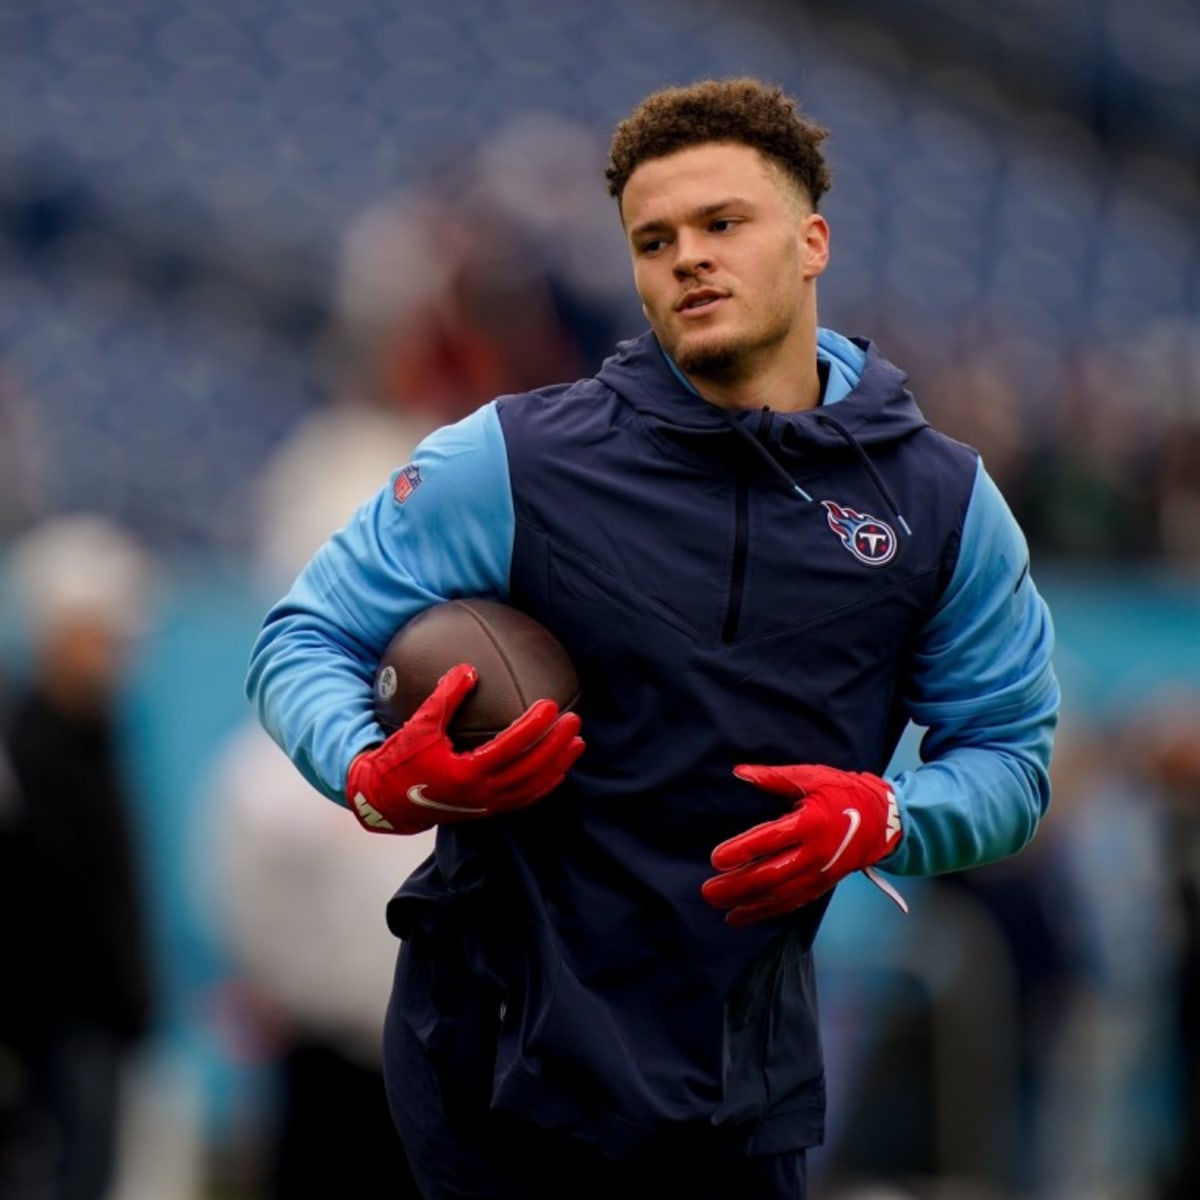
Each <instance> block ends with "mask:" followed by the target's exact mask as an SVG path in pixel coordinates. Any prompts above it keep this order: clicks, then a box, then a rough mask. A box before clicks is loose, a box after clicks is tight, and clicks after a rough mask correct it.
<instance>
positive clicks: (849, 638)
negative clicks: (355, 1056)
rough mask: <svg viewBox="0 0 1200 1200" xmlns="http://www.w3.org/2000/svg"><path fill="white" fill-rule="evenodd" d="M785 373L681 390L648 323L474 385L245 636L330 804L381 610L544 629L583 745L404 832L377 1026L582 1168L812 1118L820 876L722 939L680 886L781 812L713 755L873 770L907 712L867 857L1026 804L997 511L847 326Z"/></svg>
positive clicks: (1027, 824) (1024, 598) (1050, 678)
mask: <svg viewBox="0 0 1200 1200" xmlns="http://www.w3.org/2000/svg"><path fill="white" fill-rule="evenodd" d="M819 359H820V363H821V369H822V374H823V379H824V381H825V382H824V388H825V392H824V401H823V403H822V405H821V406H820V407H818V408H816V409H814V410H811V411H801V412H796V413H776V412H771V411H761V412H758V411H753V412H743V411H739V412H730V411H726V410H722V409H719V408H716V407H715V406H712V405H709V404H707V403H706V402H704V401H703V400H702V399H701V398H700V397H699V396H698V395H696V393H695V392H693V391H692V390H691V389H690V387H689V386H688V385H687V383H686V381H685V380H684V379H683V378H682V377H681V376H680V375H678V373H677V372H676V371H675V370H674V368H673V366H672V365H671V364H670V363H669V361H668V360H667V359H666V358H665V357H664V355H663V354H662V352H661V350H660V349H659V347H658V344H657V342H656V341H655V340H654V339H653V337H652V336H650V335H645V336H643V337H642V338H640V339H637V340H636V341H633V342H630V343H626V344H624V345H623V346H621V347H619V349H618V352H617V353H616V354H615V355H614V357H613V358H611V359H609V360H608V361H607V362H606V363H605V364H604V366H603V367H602V369H601V371H600V372H599V374H598V376H597V377H596V378H594V379H588V380H583V381H580V382H577V383H574V384H571V385H564V386H560V387H554V388H547V389H542V390H540V391H537V392H533V393H529V394H524V395H519V396H506V397H501V398H499V399H498V400H496V401H494V402H492V403H491V404H489V405H487V406H485V408H484V409H482V410H480V411H479V412H478V413H476V414H473V415H472V416H471V417H469V418H467V419H466V420H465V421H463V422H460V423H458V424H457V425H455V426H450V427H447V428H446V429H443V430H440V431H438V432H437V433H436V434H434V435H433V436H432V437H431V438H429V439H428V440H427V441H426V443H424V444H423V445H422V447H420V448H419V449H418V451H417V452H416V454H415V456H414V458H413V460H412V462H411V463H408V464H405V466H404V467H403V468H401V469H399V470H398V471H397V472H396V474H395V475H394V476H393V478H392V480H391V481H390V482H389V485H388V487H386V488H384V489H382V490H381V491H380V493H379V495H378V496H376V497H375V498H374V499H373V500H372V501H370V502H368V503H367V504H366V505H364V506H363V507H362V508H361V509H360V510H359V511H358V513H356V514H355V517H354V519H353V521H352V522H351V523H350V524H349V525H348V526H347V528H346V529H344V530H342V531H340V532H339V533H338V534H336V535H335V536H334V537H333V538H332V539H331V540H330V542H329V543H328V544H327V545H326V546H325V547H324V548H323V549H322V550H321V551H320V552H319V553H318V554H317V556H316V557H315V558H314V560H313V561H312V563H311V564H310V565H309V567H308V568H306V570H305V572H304V573H302V575H301V577H300V578H299V580H298V581H297V583H296V585H295V586H294V588H293V589H292V591H291V592H290V593H289V595H288V596H287V597H285V598H284V599H283V600H282V601H280V603H279V604H278V605H277V606H276V607H275V608H274V609H273V610H272V612H271V613H270V614H269V615H268V618H267V620H266V622H265V624H264V628H263V630H262V632H261V634H260V636H259V638H258V641H257V642H256V645H255V648H254V652H253V655H252V660H251V667H250V674H249V679H248V688H249V693H250V695H251V697H252V698H253V699H254V701H255V703H256V704H257V706H258V710H259V713H260V716H261V718H262V720H263V722H264V724H265V725H266V727H267V729H268V730H269V731H270V732H271V733H272V734H273V736H275V737H276V739H277V740H278V741H279V742H280V744H281V745H282V746H283V747H284V749H285V750H286V751H287V753H288V754H289V755H290V756H291V757H292V758H293V760H294V761H295V762H296V764H297V766H298V767H299V769H300V770H301V771H302V772H303V773H304V774H305V775H306V776H307V777H308V778H309V779H310V781H312V782H313V783H314V784H315V785H316V786H317V787H318V788H320V789H321V790H322V791H324V792H325V793H326V794H327V795H329V796H330V797H331V798H333V799H335V800H338V801H341V802H344V798H343V795H342V792H343V788H344V783H345V774H346V770H347V768H348V766H349V763H350V761H351V760H352V759H353V757H354V755H355V754H357V753H358V752H359V751H360V750H361V749H363V748H364V747H365V746H367V745H369V744H371V743H372V742H377V741H378V740H380V737H381V734H380V731H379V730H378V728H377V726H376V725H375V723H374V720H373V718H372V716H371V695H370V686H371V679H372V676H373V672H374V665H375V663H376V662H377V660H378V655H379V653H380V651H381V650H382V648H383V646H384V645H385V644H386V642H387V640H388V639H389V638H390V637H391V636H392V634H393V633H394V632H395V630H396V628H398V627H399V626H400V625H401V624H402V623H403V622H404V621H405V620H407V619H409V618H410V617H411V616H412V615H413V614H414V613H416V612H418V611H420V610H421V609H423V608H424V607H426V606H427V605H428V604H430V603H434V602H436V601H438V600H441V599H446V598H450V597H454V596H464V595H487V596H492V597H495V598H498V599H501V600H506V601H508V602H510V603H513V604H516V605H517V606H519V607H521V608H523V609H525V610H526V611H528V612H529V613H531V614H532V615H533V616H535V617H536V618H538V619H539V620H540V621H542V622H543V623H545V624H546V625H547V626H548V627H549V628H550V629H551V630H552V631H553V632H554V633H555V634H556V635H557V637H558V638H559V639H560V640H561V641H562V643H563V644H564V646H565V647H566V648H567V650H568V651H569V653H570V654H571V656H572V658H573V659H574V661H575V663H576V665H577V666H578V668H579V671H580V675H581V678H582V683H583V698H582V702H581V705H580V710H579V711H580V713H581V715H582V718H583V734H584V737H585V739H586V741H587V747H588V748H587V751H586V752H585V754H584V756H583V757H582V758H581V760H580V761H579V763H578V764H577V766H576V767H575V768H574V770H573V771H572V773H571V775H570V777H569V778H568V780H567V782H566V783H565V784H564V785H563V786H562V787H561V788H560V789H559V790H558V791H557V792H555V793H554V795H553V796H551V797H550V798H548V799H547V800H545V801H543V802H542V803H541V804H539V805H536V806H534V807H533V808H531V809H527V810H523V811H522V812H520V813H517V814H514V815H511V816H508V817H504V818H498V819H493V820H489V821H483V822H475V823H463V824H458V825H454V826H444V827H442V829H441V830H439V833H438V841H437V849H436V852H435V854H434V856H433V857H432V858H431V859H430V860H429V861H427V862H426V863H425V864H424V866H423V867H421V868H420V869H419V870H418V871H417V872H416V873H415V874H414V875H413V876H412V877H411V878H410V879H409V880H408V881H406V882H405V883H404V885H403V886H402V887H401V889H400V891H399V893H398V895H397V897H396V898H395V899H394V900H393V901H392V903H391V905H390V907H389V913H388V919H389V922H390V923H391V925H392V928H393V929H394V931H395V932H396V933H397V934H398V935H399V936H401V937H402V938H404V939H405V940H406V943H407V947H406V953H410V954H411V955H412V956H413V963H414V968H413V971H411V972H410V977H412V978H415V979H417V980H419V981H420V982H419V986H415V987H413V988H411V989H410V990H409V992H408V994H406V996H405V997H403V998H402V1001H403V1002H402V1003H400V1004H396V1005H394V1006H393V1013H394V1019H402V1020H405V1021H407V1022H408V1023H409V1025H410V1026H411V1028H412V1029H413V1030H415V1031H416V1032H417V1034H418V1036H419V1037H420V1038H421V1039H422V1040H423V1042H424V1043H425V1044H426V1046H427V1047H428V1049H429V1052H430V1055H431V1056H432V1057H433V1058H434V1059H435V1060H436V1061H438V1062H441V1063H443V1064H450V1063H452V1062H457V1063H458V1064H459V1065H461V1062H462V1048H463V1047H464V1046H466V1047H469V1048H470V1050H471V1056H472V1057H473V1058H474V1059H475V1067H476V1069H478V1070H481V1071H483V1072H484V1073H485V1074H486V1076H487V1081H486V1091H487V1094H488V1096H489V1099H490V1103H491V1104H492V1106H493V1107H495V1108H497V1109H500V1110H504V1111H510V1112H513V1113H518V1114H522V1115H523V1116H525V1117H526V1118H528V1119H530V1120H532V1121H534V1122H536V1123H538V1124H540V1125H543V1126H545V1127H547V1128H553V1129H557V1130H560V1131H562V1132H565V1133H567V1134H569V1135H571V1136H573V1137H576V1138H578V1139H580V1140H582V1141H584V1142H587V1143H589V1144H591V1145H594V1146H596V1147H598V1148H600V1149H602V1150H605V1151H606V1152H608V1153H611V1154H614V1155H618V1156H619V1155H622V1154H624V1153H627V1152H632V1151H635V1150H637V1149H638V1148H640V1147H643V1146H645V1145H647V1144H650V1143H652V1142H655V1141H661V1140H662V1139H664V1138H667V1137H669V1136H671V1135H672V1134H673V1133H675V1132H677V1131H683V1130H688V1129H691V1128H699V1127H706V1128H710V1129H711V1130H712V1134H713V1136H714V1137H715V1138H718V1139H720V1141H721V1143H722V1144H723V1145H728V1146H729V1147H731V1148H735V1149H744V1150H747V1151H749V1152H751V1153H771V1152H777V1151H781V1150H784V1149H788V1148H793V1147H799V1146H805V1145H811V1144H814V1143H816V1142H817V1141H819V1140H820V1137H821V1131H822V1129H821V1127H822V1116H823V1110H824V1083H823V1072H822V1064H821V1054H820V1047H819V1038H818V1031H817V1011H816V1001H815V995H814V986H813V965H812V961H811V953H810V952H811V947H812V943H813V938H814V936H815V934H816V931H817V928H818V926H819V923H820V920H821V917H822V915H823V913H824V910H825V907H826V905H827V903H828V897H826V898H825V899H823V900H822V901H820V902H818V903H816V904H812V905H809V906H807V907H805V908H803V909H801V910H799V911H798V912H796V913H795V914H794V915H791V916H788V917H786V918H780V919H776V920H773V921H769V922H764V923H760V924H759V925H757V926H753V927H750V928H741V929H733V928H730V927H728V926H727V925H726V924H725V923H724V920H723V918H722V914H721V913H719V912H718V911H716V910H714V909H712V908H711V907H709V906H708V905H707V904H706V903H705V902H704V901H703V900H702V898H701V895H700V885H701V883H702V882H703V880H704V879H705V878H707V877H708V876H709V875H710V874H712V870H711V867H710V865H709V855H710V854H711V852H712V849H713V848H714V847H715V846H716V845H717V844H718V843H719V842H721V841H723V840H724V839H726V838H728V837H731V836H733V835H734V834H736V833H739V832H742V831H743V830H745V829H747V828H748V827H750V826H751V825H753V824H756V823H757V822H760V821H763V820H768V819H770V818H772V817H774V816H777V815H780V814H781V813H782V812H783V811H785V809H786V808H787V802H786V801H784V800H781V799H780V798H779V797H774V796H770V795H768V794H766V793H763V792H761V791H759V790H757V789H755V788H753V787H751V786H750V785H748V784H745V783H742V782H740V781H739V780H737V779H736V778H734V776H733V775H732V774H731V771H732V768H733V766H734V765H736V764H737V763H742V762H752V763H802V762H814V763H825V764H829V765H831V766H834V767H840V768H846V769H854V770H865V771H871V772H875V773H882V772H883V771H884V770H885V769H886V767H887V766H888V763H889V762H890V760H891V758H892V755H893V752H894V750H895V748H896V745H897V741H898V739H899V737H900V735H901V733H902V732H903V730H904V729H905V727H906V725H907V724H908V722H909V721H914V722H915V723H917V724H918V725H920V726H922V727H924V728H925V729H926V730H927V733H926V735H925V739H924V743H923V754H922V757H923V759H925V761H924V762H923V764H922V766H921V767H920V768H918V769H917V770H915V771H911V772H906V773H904V774H902V775H900V776H898V777H897V778H896V779H895V781H894V783H895V787H896V792H897V798H898V800H899V803H900V807H901V817H902V822H903V829H904V834H903V837H902V840H901V844H900V847H899V849H897V851H896V852H895V853H894V854H893V855H892V856H891V858H890V859H888V860H886V861H885V862H884V863H883V864H882V866H883V867H884V868H885V869H889V870H892V871H895V872H897V873H900V874H905V873H913V874H916V873H920V874H925V873H932V872H936V871H943V870H950V869H958V868H963V867H967V866H971V865H975V864H977V863H981V862H986V861H989V860H992V859H995V858H999V857H1002V856H1004V855H1006V854H1009V853H1012V852H1014V851H1016V850H1017V849H1019V848H1020V847H1021V846H1022V845H1023V844H1024V843H1025V842H1026V841H1027V840H1028V839H1029V837H1031V836H1032V834H1033V832H1034V829H1035V827H1036V825H1037V822H1038V820H1039V819H1040V817H1041V815H1042V813H1043V812H1044V810H1045V807H1046V804H1047V802H1048V798H1049V786H1048V779H1047V767H1048V761H1049V754H1050V745H1051V740H1052V733H1053V728H1054V723H1055V719H1056V714H1057V708H1058V688H1057V684H1056V682H1055V679H1054V675H1053V671H1052V668H1051V665H1050V655H1051V650H1052V640H1053V639H1052V631H1051V625H1050V621H1049V617H1048V614H1047V612H1046V609H1045V605H1044V603H1043V602H1042V600H1041V598H1040V597H1039V595H1038V593H1037V591H1036V588H1035V587H1034V584H1033V582H1032V580H1031V578H1030V575H1029V569H1028V567H1029V564H1028V557H1027V552H1026V548H1025V543H1024V539H1023V538H1022V537H1021V534H1020V531H1019V530H1018V529H1017V527H1016V525H1015V522H1014V521H1013V520H1012V517H1011V515H1010V514H1009V512H1008V509H1007V508H1006V506H1005V505H1004V502H1003V500H1002V499H1001V498H1000V495H999V493H998V491H997V490H996V488H995V486H994V485H993V484H992V483H991V481H990V479H988V477H987V475H986V473H985V472H984V471H983V468H982V465H981V464H980V462H979V459H978V456H977V455H976V454H975V452H974V451H972V450H971V449H969V448H968V447H965V446H963V445H961V444H959V443H956V442H954V441H952V440H950V439H948V438H946V437H945V436H943V435H941V434H939V433H937V432H936V431H934V430H933V429H931V428H930V427H929V425H928V424H927V423H926V421H925V420H924V418H923V417H922V415H921V413H920V411H919V410H918V408H917V406H916V404H915V403H914V401H913V398H912V396H911V395H910V394H909V392H908V391H907V390H906V388H905V385H904V377H903V375H902V374H901V373H900V372H899V371H898V370H897V369H896V368H895V367H894V366H892V365H891V364H890V363H888V362H887V361H886V360H885V359H883V358H882V356H881V355H880V354H879V353H878V351H877V350H876V349H875V348H874V347H873V346H872V345H870V344H869V343H866V342H853V341H850V340H848V339H845V338H842V337H840V336H839V335H837V334H833V333H831V332H828V331H822V332H821V334H820V338H819ZM456 1056H457V1058H456ZM447 1069H449V1068H447Z"/></svg>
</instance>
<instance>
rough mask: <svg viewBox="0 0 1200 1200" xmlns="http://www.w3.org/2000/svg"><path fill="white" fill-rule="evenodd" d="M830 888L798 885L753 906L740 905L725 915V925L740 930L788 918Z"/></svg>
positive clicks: (815, 884) (820, 884) (818, 885)
mask: <svg viewBox="0 0 1200 1200" xmlns="http://www.w3.org/2000/svg"><path fill="white" fill-rule="evenodd" d="M830 886H831V885H829V884H825V883H810V884H806V885H804V886H803V887H802V886H799V885H797V886H796V887H794V888H789V889H787V890H786V891H782V892H780V894H779V895H777V896H772V897H768V898H766V899H763V900H761V901H756V902H755V903H752V904H743V905H739V906H738V907H737V908H733V909H730V911H729V912H727V913H726V914H725V923H726V924H727V925H732V926H735V927H738V928H740V927H741V926H744V925H753V924H754V923H755V922H757V921H768V920H770V919H771V918H772V917H782V916H786V915H787V914H788V913H793V912H795V911H796V910H797V909H798V908H803V907H804V906H805V905H806V904H811V903H812V902H813V901H814V900H819V899H820V898H821V897H822V896H823V895H825V893H826V892H827V891H829V890H830Z"/></svg>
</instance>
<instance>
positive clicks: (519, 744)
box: [471, 700, 579, 775]
mask: <svg viewBox="0 0 1200 1200" xmlns="http://www.w3.org/2000/svg"><path fill="white" fill-rule="evenodd" d="M568 717H569V718H570V721H567V718H568ZM559 721H567V726H566V727H567V728H570V733H569V734H568V735H567V736H569V737H570V736H573V735H574V734H576V733H578V731H579V717H578V716H577V715H576V714H575V713H561V714H560V712H559V709H558V705H557V704H555V703H554V701H553V700H535V701H534V702H533V704H531V705H530V706H529V707H528V708H527V709H526V710H525V711H524V712H523V713H522V714H521V715H520V716H519V717H518V718H517V719H516V720H515V721H514V722H513V723H512V724H511V725H509V726H508V727H507V728H505V729H502V730H501V731H500V732H499V733H498V734H496V736H495V737H493V738H490V739H489V740H488V741H486V742H484V744H483V745H482V746H480V747H479V748H478V749H477V750H473V751H472V752H471V757H472V758H473V759H474V760H475V762H476V763H478V765H479V766H480V767H481V768H483V769H484V770H485V771H486V772H487V773H488V774H489V775H492V774H495V773H497V772H499V771H502V770H503V769H504V768H505V767H506V766H507V765H508V764H509V763H512V762H515V761H516V760H517V759H520V758H522V757H523V756H524V755H526V754H527V753H528V752H529V751H530V750H532V749H533V747H534V746H536V745H537V744H538V743H539V742H540V741H542V740H543V739H544V738H545V737H546V736H547V735H548V734H549V733H550V731H551V730H552V729H554V728H555V727H556V726H557V724H558V722H559ZM572 722H573V723H574V727H573V728H571V725H572Z"/></svg>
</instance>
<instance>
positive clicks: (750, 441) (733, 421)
mask: <svg viewBox="0 0 1200 1200" xmlns="http://www.w3.org/2000/svg"><path fill="white" fill-rule="evenodd" d="M762 411H763V413H764V414H766V413H769V412H770V411H771V410H770V409H769V408H764V409H763V410H762ZM721 415H722V416H723V417H724V418H725V420H726V421H728V422H729V424H730V426H731V427H732V428H734V429H736V430H737V431H738V433H739V434H740V435H741V438H742V440H743V441H744V442H745V443H746V444H747V445H748V446H750V447H751V448H752V449H753V450H754V453H755V454H757V455H758V457H759V458H761V459H762V460H763V462H765V463H766V464H767V466H768V467H770V468H771V470H772V471H774V472H775V474H776V475H778V476H779V478H780V479H782V480H783V482H784V483H785V484H786V485H787V487H788V489H789V490H790V491H793V492H795V493H796V494H797V495H798V496H800V497H801V498H802V499H804V500H807V501H808V502H809V504H812V502H813V498H812V497H811V496H810V495H809V494H808V493H807V492H806V491H805V490H804V489H803V488H802V487H801V486H800V485H799V484H798V483H797V482H796V481H795V480H794V479H793V478H792V477H791V476H790V475H789V474H788V473H787V471H786V470H785V469H784V468H783V466H782V465H781V464H780V463H779V462H777V461H776V459H775V456H774V455H773V454H772V453H771V452H770V450H768V449H767V448H766V446H764V445H763V444H762V442H760V441H759V440H758V438H756V437H755V436H754V434H752V433H751V432H750V430H748V429H747V428H746V427H745V426H744V425H743V424H742V423H741V421H739V420H738V419H737V417H735V416H734V415H733V413H732V412H730V410H729V409H727V408H722V409H721Z"/></svg>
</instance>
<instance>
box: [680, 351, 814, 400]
mask: <svg viewBox="0 0 1200 1200" xmlns="http://www.w3.org/2000/svg"><path fill="white" fill-rule="evenodd" d="M687 378H688V381H689V382H690V383H691V385H692V386H693V387H694V388H695V389H696V391H697V392H699V393H700V395H701V396H703V397H704V399H705V400H707V401H708V402H709V403H710V404H715V405H717V407H718V408H730V409H751V408H754V409H760V408H770V409H772V410H773V411H775V412H801V411H804V410H806V409H810V408H816V407H817V406H818V405H819V404H820V403H821V376H820V373H819V372H818V370H817V356H816V352H815V350H814V352H813V354H812V355H811V356H805V358H804V359H803V361H802V362H799V363H796V362H791V363H786V364H784V363H777V364H776V365H775V368H774V369H772V370H765V371H764V370H758V371H755V372H753V373H751V374H748V375H747V376H746V377H745V378H738V379H728V378H725V379H723V378H709V377H705V376H702V375H688V376H687Z"/></svg>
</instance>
